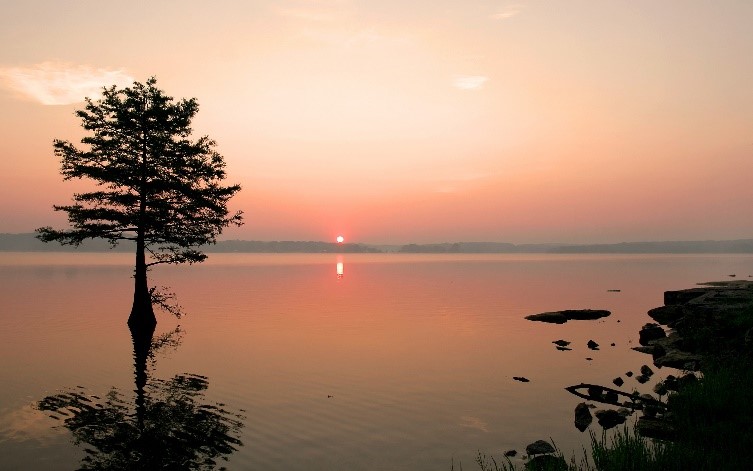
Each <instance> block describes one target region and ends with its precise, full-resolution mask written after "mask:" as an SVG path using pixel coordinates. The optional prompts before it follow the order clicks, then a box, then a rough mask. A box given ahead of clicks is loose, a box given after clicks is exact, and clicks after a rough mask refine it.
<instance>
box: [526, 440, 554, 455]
mask: <svg viewBox="0 0 753 471" xmlns="http://www.w3.org/2000/svg"><path fill="white" fill-rule="evenodd" d="M526 453H528V454H529V455H543V454H545V453H554V447H553V446H552V444H551V443H549V442H547V441H545V440H536V441H535V442H533V443H531V444H529V445H528V446H527V447H526Z"/></svg>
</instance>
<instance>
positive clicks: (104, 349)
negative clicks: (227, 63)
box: [0, 253, 753, 470]
mask: <svg viewBox="0 0 753 471" xmlns="http://www.w3.org/2000/svg"><path fill="white" fill-rule="evenodd" d="M130 264H131V257H130V256H126V255H121V254H12V253H4V254H3V253H0V301H1V302H0V306H1V307H0V310H1V311H0V358H2V362H1V363H0V378H2V384H3V386H2V388H0V457H2V464H1V465H0V467H1V468H2V469H24V470H47V469H49V470H53V469H54V470H58V469H75V468H77V467H78V466H80V460H81V459H82V457H83V456H84V452H83V446H82V445H76V444H74V443H73V440H72V435H71V433H70V432H69V431H68V430H67V429H66V428H64V427H61V423H62V421H61V420H59V419H58V420H55V419H52V418H50V417H49V416H48V413H47V412H43V411H40V410H39V407H38V404H39V401H40V400H42V399H43V398H45V397H47V396H49V395H54V394H58V393H60V392H64V391H70V390H71V389H73V388H78V387H81V388H79V390H80V391H84V394H86V395H88V396H89V397H90V396H96V397H100V398H101V397H104V396H105V395H106V394H107V393H108V392H109V391H111V390H113V388H114V390H116V391H119V392H120V393H121V394H122V396H123V400H124V404H125V406H124V407H127V408H129V410H132V408H131V407H130V406H132V405H133V398H134V389H135V385H134V358H133V343H132V339H131V336H130V333H129V331H128V329H127V327H126V325H125V322H126V320H127V317H128V313H129V311H130V301H131V296H132V291H131V289H132V286H131V283H132V280H131V279H130V278H129V277H130V275H131V270H132V268H131V265H130ZM729 274H737V276H738V278H747V277H748V275H750V274H753V257H751V256H747V255H744V256H740V255H730V256H727V255H725V256H718V255H714V256H706V255H693V256H677V255H650V256H604V255H597V256H592V255H578V256H571V255H567V256H552V255H441V256H437V255H398V254H385V255H355V254H354V255H344V256H337V255H324V254H322V255H319V254H317V255H276V254H275V255H266V254H265V255H259V254H235V255H233V254H213V255H212V256H211V257H210V259H209V261H208V262H207V263H205V264H203V265H198V266H192V267H165V268H159V269H157V270H156V271H154V272H153V273H152V275H151V276H152V278H151V280H150V281H151V282H152V283H156V284H160V285H168V286H170V287H171V288H172V290H173V291H175V292H176V293H177V295H178V300H179V302H180V304H181V305H182V306H183V308H184V310H185V311H186V312H187V313H188V314H187V316H186V317H184V318H183V319H180V320H177V319H175V318H174V317H170V316H169V315H159V314H158V319H159V325H158V326H157V332H156V333H155V336H159V335H160V334H166V333H169V332H171V331H174V330H175V329H176V328H177V327H178V326H180V333H179V335H177V337H174V338H177V340H178V341H177V342H175V344H174V345H168V346H166V347H165V348H162V349H160V350H159V351H157V352H156V353H155V354H154V358H153V359H151V360H150V361H149V363H148V364H149V369H148V377H149V380H148V381H149V382H150V384H152V386H154V385H159V384H163V385H164V382H166V381H169V380H170V379H172V378H174V377H175V376H176V375H179V374H183V373H188V374H195V375H203V376H205V377H206V378H207V382H208V388H207V389H206V390H205V391H203V392H202V395H201V400H202V401H203V403H206V404H215V403H221V404H224V406H223V407H224V409H225V410H227V411H229V412H233V413H237V414H240V415H241V416H242V417H243V418H242V420H241V422H242V427H241V428H240V429H239V438H240V440H241V441H242V446H236V448H237V450H236V451H235V452H232V453H226V454H225V455H224V456H225V457H227V459H228V461H227V462H226V463H225V462H223V464H224V465H225V466H227V467H228V468H229V469H258V470H278V469H279V470H295V469H307V470H331V469H361V470H400V469H404V470H448V469H449V468H450V463H451V460H452V459H454V460H455V462H456V463H457V462H458V461H462V463H463V466H464V469H475V465H474V464H473V456H474V455H475V453H476V450H479V449H480V450H483V451H485V452H487V453H494V454H501V453H502V452H503V451H505V450H507V449H511V448H515V449H518V450H519V451H520V450H523V448H524V447H525V445H526V444H527V443H530V442H531V441H534V440H536V439H540V438H543V439H548V438H550V437H551V438H552V439H554V441H555V442H556V443H557V444H558V446H559V447H560V448H561V449H563V451H565V453H566V454H569V453H570V451H571V450H580V449H581V445H582V444H583V443H585V442H586V441H587V437H588V433H587V432H586V433H585V434H583V433H580V432H578V431H577V430H576V429H575V428H574V427H573V425H572V414H573V408H574V407H575V405H576V404H577V403H578V402H579V401H578V400H577V398H575V397H574V396H570V395H569V394H568V393H567V392H566V391H564V390H563V388H564V387H566V386H569V385H572V384H577V383H579V382H594V383H602V384H610V383H611V380H612V379H613V378H614V377H616V376H619V375H622V374H623V373H624V372H625V371H628V370H633V371H637V370H638V369H639V368H640V366H641V365H642V364H644V363H647V362H648V360H649V358H648V357H646V356H644V355H642V354H639V353H636V352H633V351H631V350H630V349H629V347H630V346H633V345H635V344H637V338H638V329H639V328H640V326H641V325H642V324H644V323H645V322H647V321H649V319H648V317H647V315H646V311H647V310H648V309H650V308H652V307H656V306H659V305H661V304H662V294H663V291H665V290H670V289H682V288H688V287H691V286H692V285H693V284H695V283H697V282H701V281H711V280H721V279H729V278H727V275H729ZM608 289H620V290H621V292H619V293H612V292H607V290H608ZM566 308H603V309H609V310H611V311H612V313H613V314H612V316H611V317H608V318H606V319H603V320H600V321H590V322H589V321H582V322H569V323H567V324H564V325H549V324H542V323H534V322H529V321H526V320H524V319H523V317H524V316H525V315H528V314H532V313H537V312H542V311H547V310H558V309H566ZM618 320H619V321H620V322H618ZM560 338H562V339H566V340H570V341H572V342H573V345H572V346H573V347H574V348H573V351H569V352H560V351H557V350H556V349H555V348H554V345H552V343H551V342H552V341H553V340H557V339H560ZM589 339H594V340H595V341H597V342H598V343H599V344H601V346H602V347H601V350H599V351H591V350H588V349H587V348H586V346H585V344H586V342H587V341H588V340H589ZM610 343H615V344H616V346H615V347H611V346H610ZM586 357H591V358H592V360H586ZM513 376H525V377H527V378H530V380H531V382H530V383H520V382H517V381H514V380H512V377H513ZM160 381H162V383H160ZM652 385H653V383H649V384H647V385H646V386H647V388H650V387H651V386H652ZM637 386H638V383H637V382H635V381H634V380H632V379H631V380H628V381H627V382H626V386H625V387H627V388H630V389H632V388H633V387H637ZM155 387H156V386H155ZM152 393H153V394H154V395H155V396H156V395H157V393H156V392H154V391H152ZM130 414H131V415H133V414H134V412H130ZM131 415H129V416H128V417H127V419H128V420H132V417H131ZM592 427H598V425H596V424H593V425H592Z"/></svg>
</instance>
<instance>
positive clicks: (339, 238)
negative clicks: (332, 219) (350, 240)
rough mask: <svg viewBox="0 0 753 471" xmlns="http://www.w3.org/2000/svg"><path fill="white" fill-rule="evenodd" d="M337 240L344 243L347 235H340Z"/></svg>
mask: <svg viewBox="0 0 753 471" xmlns="http://www.w3.org/2000/svg"><path fill="white" fill-rule="evenodd" d="M335 240H337V243H338V244H342V243H343V242H345V237H343V236H341V235H339V236H337V239H335Z"/></svg>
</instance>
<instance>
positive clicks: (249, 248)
mask: <svg viewBox="0 0 753 471" xmlns="http://www.w3.org/2000/svg"><path fill="white" fill-rule="evenodd" d="M132 250H133V249H132V247H130V246H129V244H125V243H124V244H120V245H118V246H116V247H114V248H112V247H110V245H109V243H108V242H107V241H105V240H87V241H84V242H83V243H82V244H81V245H80V246H78V247H73V246H63V245H52V244H45V243H44V242H41V241H40V240H38V239H36V237H35V234H34V233H19V234H8V233H0V252H131V251H132ZM201 250H202V251H203V252H206V253H414V254H415V253H427V254H441V253H447V254H452V253H460V254H463V253H465V254H485V253H486V254H516V253H521V254H525V253H538V254H734V253H736V254H753V239H738V240H703V241H656V242H621V243H616V244H556V243H551V244H510V243H505V242H453V243H442V244H404V245H387V244H365V243H345V244H337V243H334V242H322V241H258V240H220V241H217V243H216V244H214V245H207V246H201Z"/></svg>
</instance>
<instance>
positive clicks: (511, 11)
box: [491, 5, 523, 20]
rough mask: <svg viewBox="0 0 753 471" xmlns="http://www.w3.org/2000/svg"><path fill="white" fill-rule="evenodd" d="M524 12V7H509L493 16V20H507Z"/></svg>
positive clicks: (501, 9) (503, 8)
mask: <svg viewBox="0 0 753 471" xmlns="http://www.w3.org/2000/svg"><path fill="white" fill-rule="evenodd" d="M522 10H523V6H522V5H507V6H505V7H502V8H500V9H499V10H497V12H496V13H493V14H492V15H491V18H492V19H493V20H507V19H509V18H512V17H513V16H515V15H517V14H518V13H520V12H521V11H522Z"/></svg>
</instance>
